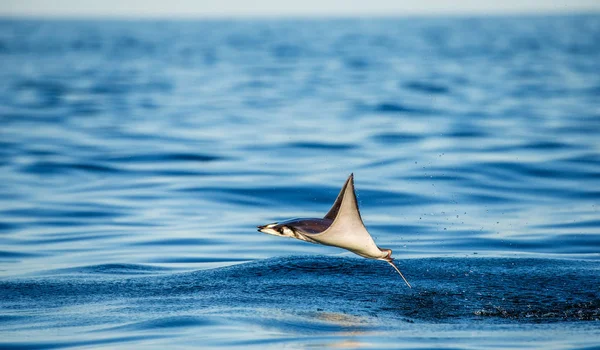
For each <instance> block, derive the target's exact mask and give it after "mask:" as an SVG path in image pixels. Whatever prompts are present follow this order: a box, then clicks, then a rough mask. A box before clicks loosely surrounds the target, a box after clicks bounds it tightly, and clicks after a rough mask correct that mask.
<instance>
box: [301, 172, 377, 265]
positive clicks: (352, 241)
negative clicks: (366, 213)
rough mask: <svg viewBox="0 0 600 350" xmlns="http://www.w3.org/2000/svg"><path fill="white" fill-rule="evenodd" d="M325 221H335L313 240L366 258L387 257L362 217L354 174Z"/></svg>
mask: <svg viewBox="0 0 600 350" xmlns="http://www.w3.org/2000/svg"><path fill="white" fill-rule="evenodd" d="M325 219H330V220H333V223H332V224H331V226H329V228H328V229H327V230H325V231H323V232H321V233H318V234H314V235H310V237H311V238H312V239H313V240H315V241H317V242H319V243H321V244H325V245H330V246H336V247H340V248H344V249H348V250H350V251H351V252H353V253H356V254H358V255H360V256H363V257H365V258H372V259H380V258H383V257H385V256H386V253H384V252H382V251H381V250H380V249H379V248H378V247H377V245H376V244H375V242H374V241H373V238H372V237H371V235H370V234H369V232H368V231H367V229H366V228H365V225H364V224H363V221H362V219H361V217H360V212H359V210H358V203H357V201H356V194H355V192H354V175H353V174H350V176H349V177H348V180H346V183H345V184H344V187H342V190H341V191H340V194H339V195H338V197H337V199H336V200H335V203H334V204H333V206H332V207H331V209H330V210H329V212H328V213H327V215H325Z"/></svg>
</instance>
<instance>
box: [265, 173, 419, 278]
mask: <svg viewBox="0 0 600 350" xmlns="http://www.w3.org/2000/svg"><path fill="white" fill-rule="evenodd" d="M258 230H259V231H260V232H263V233H267V234H270V235H274V236H281V237H290V238H297V239H300V240H303V241H306V242H310V243H316V244H324V245H329V246H333V247H339V248H343V249H347V250H349V251H351V252H353V253H355V254H358V255H360V256H362V257H364V258H369V259H376V260H383V261H386V262H387V263H389V264H390V265H392V267H393V268H394V269H395V270H396V271H398V273H399V274H400V276H401V277H402V279H403V280H404V282H406V284H407V285H408V286H409V287H411V285H410V283H408V281H407V280H406V278H404V275H403V274H402V272H400V270H399V269H398V268H397V267H396V265H394V263H393V259H392V250H391V249H382V248H379V247H378V246H377V245H376V244H375V241H373V237H371V235H370V234H369V232H368V231H367V229H366V228H365V225H364V224H363V221H362V219H361V217H360V212H359V210H358V203H357V201H356V193H355V192H354V175H353V174H350V176H349V177H348V180H346V183H345V184H344V187H342V190H341V191H340V194H339V195H338V196H337V199H336V200H335V202H334V203H333V206H332V207H331V209H329V212H328V213H327V215H325V217H323V218H322V219H313V218H303V219H291V220H286V221H283V222H279V223H278V222H275V223H272V224H267V225H263V226H258Z"/></svg>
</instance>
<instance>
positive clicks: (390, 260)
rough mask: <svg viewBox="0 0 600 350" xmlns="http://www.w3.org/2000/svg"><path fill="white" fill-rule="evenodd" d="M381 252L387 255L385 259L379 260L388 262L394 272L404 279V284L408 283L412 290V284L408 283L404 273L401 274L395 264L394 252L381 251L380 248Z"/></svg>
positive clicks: (388, 250)
mask: <svg viewBox="0 0 600 350" xmlns="http://www.w3.org/2000/svg"><path fill="white" fill-rule="evenodd" d="M379 250H381V252H382V253H384V254H385V256H384V257H383V258H380V259H379V260H383V261H385V262H387V263H388V264H390V265H392V267H393V268H394V270H396V271H397V272H398V274H399V275H400V277H402V279H403V280H404V283H406V285H407V286H408V288H412V286H411V285H410V283H408V281H407V280H406V278H405V277H404V275H403V274H402V272H400V270H398V268H397V267H396V265H395V264H394V263H393V261H394V258H392V250H391V249H381V248H379Z"/></svg>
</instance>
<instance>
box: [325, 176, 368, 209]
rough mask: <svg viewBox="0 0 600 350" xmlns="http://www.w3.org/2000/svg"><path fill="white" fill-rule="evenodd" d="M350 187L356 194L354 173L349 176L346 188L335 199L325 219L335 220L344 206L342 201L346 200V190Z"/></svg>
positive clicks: (343, 187)
mask: <svg viewBox="0 0 600 350" xmlns="http://www.w3.org/2000/svg"><path fill="white" fill-rule="evenodd" d="M348 185H350V186H352V193H354V173H352V174H350V176H348V180H346V183H344V186H342V189H341V190H340V193H339V194H338V196H337V198H336V199H335V202H333V205H332V206H331V209H329V211H328V212H327V214H326V215H325V217H324V218H323V219H329V220H335V217H336V216H337V214H338V211H339V210H340V206H341V205H342V199H344V194H345V193H346V188H347V187H348ZM359 216H360V214H359Z"/></svg>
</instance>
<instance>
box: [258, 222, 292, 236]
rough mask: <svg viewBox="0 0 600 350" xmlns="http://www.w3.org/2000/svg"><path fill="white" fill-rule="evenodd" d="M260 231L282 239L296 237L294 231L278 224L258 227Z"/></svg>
mask: <svg viewBox="0 0 600 350" xmlns="http://www.w3.org/2000/svg"><path fill="white" fill-rule="evenodd" d="M258 231H259V232H262V233H266V234H269V235H273V236H280V237H295V235H294V231H292V229H291V228H289V227H288V226H286V225H283V224H278V223H276V222H274V223H272V224H267V225H263V226H258Z"/></svg>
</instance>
